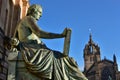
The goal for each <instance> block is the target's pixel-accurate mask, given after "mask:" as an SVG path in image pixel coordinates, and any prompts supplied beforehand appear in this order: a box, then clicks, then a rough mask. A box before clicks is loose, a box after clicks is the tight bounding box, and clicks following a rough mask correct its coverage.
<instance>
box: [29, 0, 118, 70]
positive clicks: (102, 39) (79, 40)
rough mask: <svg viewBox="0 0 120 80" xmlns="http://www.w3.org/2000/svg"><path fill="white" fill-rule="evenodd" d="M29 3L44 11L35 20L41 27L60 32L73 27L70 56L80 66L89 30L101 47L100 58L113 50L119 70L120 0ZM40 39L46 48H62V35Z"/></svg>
mask: <svg viewBox="0 0 120 80" xmlns="http://www.w3.org/2000/svg"><path fill="white" fill-rule="evenodd" d="M30 4H40V5H42V8H43V15H42V17H41V18H40V20H39V21H38V25H39V26H40V28H41V29H42V30H45V31H48V32H54V33H62V31H63V30H64V28H65V27H69V28H71V29H72V36H71V44H70V53H69V56H70V57H73V58H74V59H75V60H76V61H77V63H78V65H79V67H80V70H83V67H84V59H83V49H84V47H85V44H87V43H88V40H89V34H90V32H91V33H92V38H93V41H94V42H95V43H96V44H98V45H99V47H100V50H101V58H102V59H103V58H104V56H106V58H107V59H109V60H113V54H115V55H116V57H117V62H118V66H119V70H120V35H119V34H120V0H30ZM89 29H91V31H89ZM43 41H44V43H45V44H46V45H47V46H48V47H49V48H51V49H54V50H59V51H61V52H62V51H63V45H64V39H54V40H43Z"/></svg>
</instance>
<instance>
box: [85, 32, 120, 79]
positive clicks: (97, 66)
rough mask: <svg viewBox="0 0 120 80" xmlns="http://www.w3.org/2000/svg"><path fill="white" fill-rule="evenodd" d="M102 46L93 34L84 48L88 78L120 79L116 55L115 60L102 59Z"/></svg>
mask: <svg viewBox="0 0 120 80" xmlns="http://www.w3.org/2000/svg"><path fill="white" fill-rule="evenodd" d="M100 56H101V55H100V47H99V46H98V45H97V44H95V43H94V42H93V40H92V35H91V34H90V38H89V41H88V43H87V44H86V45H85V48H84V62H85V67H84V74H85V75H86V77H87V78H88V80H120V72H119V71H118V65H117V60H116V56H115V55H113V61H111V60H108V59H106V58H104V59H103V60H101V57H100Z"/></svg>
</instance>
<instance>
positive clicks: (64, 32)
mask: <svg viewBox="0 0 120 80" xmlns="http://www.w3.org/2000/svg"><path fill="white" fill-rule="evenodd" d="M67 30H68V28H65V29H64V31H63V32H62V35H63V37H65V36H66V35H67Z"/></svg>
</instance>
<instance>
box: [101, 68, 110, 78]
mask: <svg viewBox="0 0 120 80" xmlns="http://www.w3.org/2000/svg"><path fill="white" fill-rule="evenodd" d="M101 80H112V75H111V72H110V70H109V68H108V67H105V68H104V69H103V70H102V72H101Z"/></svg>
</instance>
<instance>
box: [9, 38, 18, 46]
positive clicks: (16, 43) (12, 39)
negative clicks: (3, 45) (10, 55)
mask: <svg viewBox="0 0 120 80" xmlns="http://www.w3.org/2000/svg"><path fill="white" fill-rule="evenodd" d="M10 43H11V45H12V46H17V45H18V44H19V40H18V39H17V38H11V41H10Z"/></svg>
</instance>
